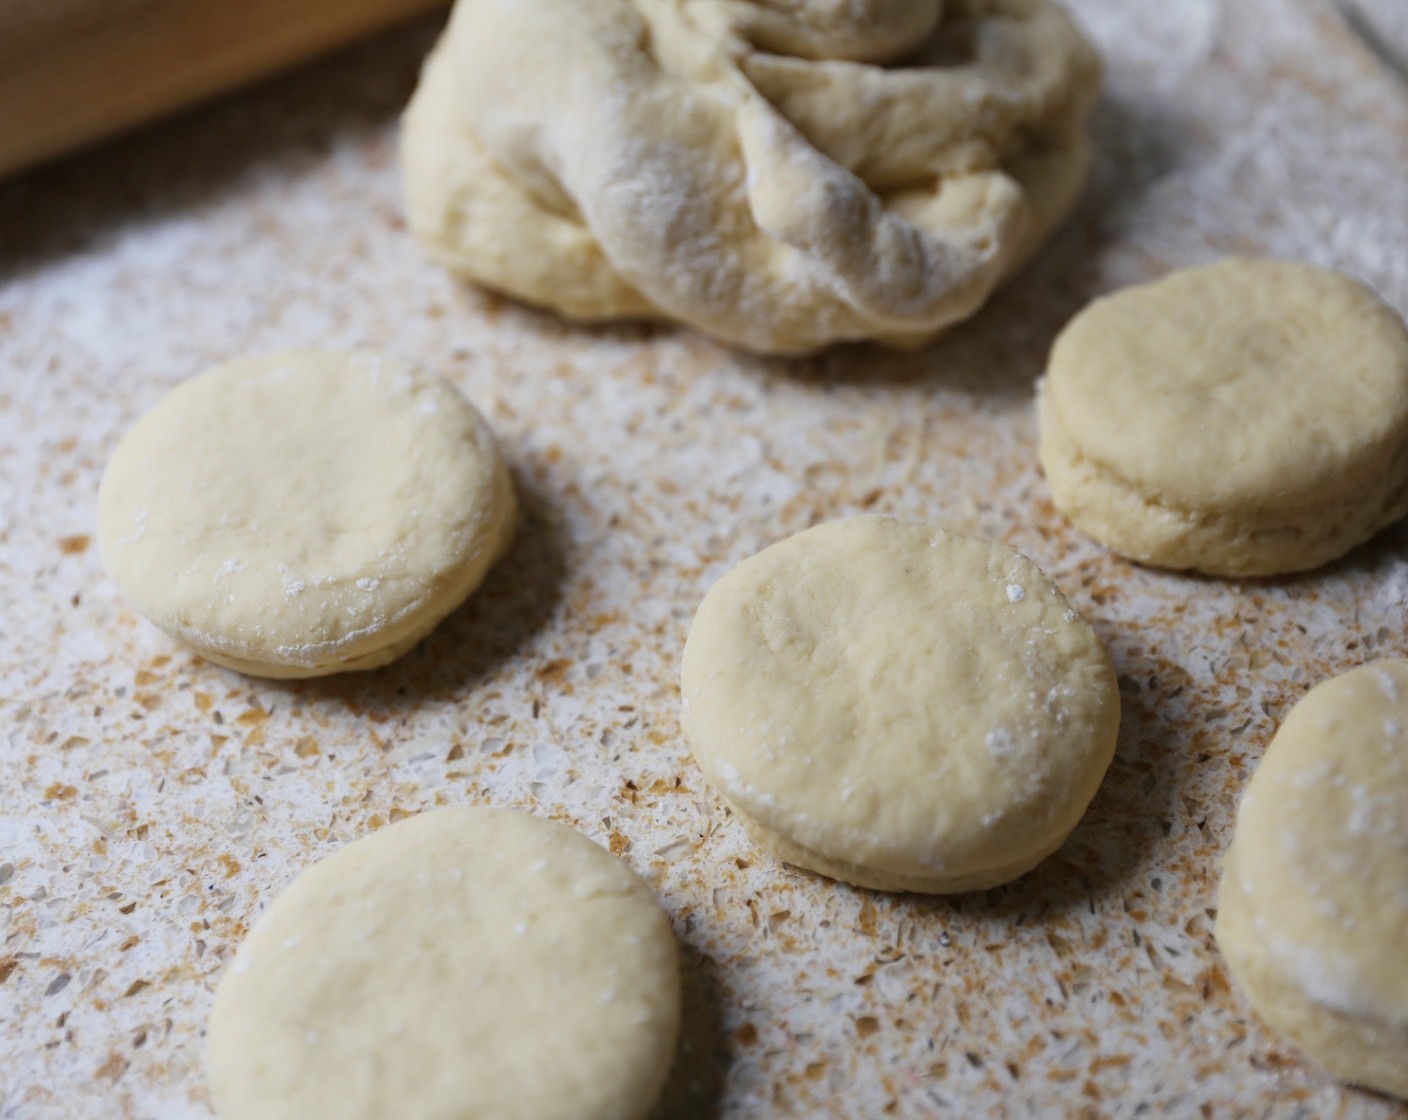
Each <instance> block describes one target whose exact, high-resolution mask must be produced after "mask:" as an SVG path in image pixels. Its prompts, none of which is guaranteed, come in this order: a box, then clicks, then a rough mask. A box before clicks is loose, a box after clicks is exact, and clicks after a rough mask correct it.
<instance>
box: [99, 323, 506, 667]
mask: <svg viewBox="0 0 1408 1120" xmlns="http://www.w3.org/2000/svg"><path fill="white" fill-rule="evenodd" d="M514 510H515V503H514V497H513V487H512V484H511V482H510V480H509V475H508V470H507V468H506V466H505V465H504V461H503V458H502V456H501V455H500V454H499V450H498V447H497V444H496V443H495V441H494V437H493V434H492V433H491V432H490V430H489V427H488V425H487V424H486V423H485V422H484V420H483V418H482V417H481V416H480V415H479V413H478V412H476V411H475V410H474V408H473V406H471V405H470V404H469V402H468V401H466V400H465V399H464V397H462V396H461V395H460V394H459V393H458V392H457V391H456V390H455V389H454V387H453V386H451V385H450V384H449V383H448V382H445V381H443V380H441V379H440V378H438V377H435V376H433V375H431V374H428V373H426V372H425V371H423V370H420V369H418V368H416V367H415V366H412V365H408V364H406V363H404V362H400V361H396V360H393V359H391V358H386V357H382V356H380V355H377V354H371V353H366V352H352V353H337V352H330V351H318V350H294V351H289V352H286V353H280V354H270V355H265V356H261V357H254V358H241V359H239V360H237V361H233V362H229V363H227V364H225V365H222V366H218V367H216V368H215V369H212V370H210V371H208V372H207V373H204V374H202V375H201V376H199V377H195V378H192V379H191V380H189V381H187V382H185V383H184V384H182V385H180V386H178V387H177V388H176V389H174V390H172V392H171V393H169V394H168V395H167V396H166V397H165V398H163V399H162V400H161V401H160V402H159V403H158V404H157V406H156V407H155V408H153V409H152V410H151V411H150V412H148V413H147V414H146V415H145V416H143V417H142V418H141V419H140V420H139V421H138V422H137V424H136V425H135V426H134V427H133V428H132V430H131V431H130V432H128V434H127V435H126V436H125V437H124V438H123V439H122V441H121V442H120V443H119V444H118V447H117V450H116V451H115V452H114V453H113V456H112V460H111V461H110V462H109V464H108V468H107V472H106V474H105V475H104V476H103V482H102V487H101V489H100V491H99V494H98V538H99V543H100V545H101V548H102V553H103V559H104V561H105V563H106V564H107V567H108V571H109V572H111V573H112V576H113V578H114V579H115V580H116V581H117V583H118V586H120V587H121V588H122V590H123V592H124V593H125V594H126V595H127V597H128V598H129V599H130V600H131V602H132V604H133V605H134V606H135V607H136V609H137V611H138V612H139V613H140V614H142V615H143V616H145V617H146V618H147V619H149V620H150V621H151V622H153V623H155V624H156V625H157V626H159V627H160V628H161V629H162V630H165V631H166V632H167V633H168V634H171V635H172V636H173V637H175V638H178V639H180V640H181V641H183V642H185V643H186V644H187V645H190V646H192V647H194V648H195V649H196V650H197V651H198V652H199V653H200V654H201V655H202V656H203V657H205V658H208V659H209V660H211V661H214V662H215V663H216V664H218V665H224V666H227V667H228V668H231V669H238V670H240V671H241V672H244V673H251V674H254V675H256V676H263V677H313V676H320V675H322V674H325V673H336V672H342V671H344V670H348V669H370V668H374V667H375V666H378V665H384V664H386V663H387V662H388V661H391V660H392V659H394V658H396V657H399V656H400V655H401V654H403V653H405V652H406V651H407V650H409V649H410V648H411V647H412V646H414V645H415V644H416V643H417V642H418V641H420V639H421V638H423V637H424V636H425V635H426V634H428V633H429V632H430V631H431V629H433V628H434V626H435V625H436V623H438V622H439V621H440V620H441V619H442V618H444V617H445V616H446V615H447V614H449V613H450V612H451V611H452V610H454V608H455V607H457V606H458V605H459V604H460V603H462V602H463V601H464V599H465V598H466V597H467V596H468V595H469V593H470V592H471V591H473V590H474V589H475V588H476V587H477V586H478V585H479V583H480V581H481V580H482V579H483V578H484V575H485V573H486V572H487V571H488V570H489V567H490V565H492V564H493V562H494V561H495V560H496V559H498V557H499V555H500V554H501V553H502V552H503V551H504V550H505V549H506V548H507V547H508V544H509V541H510V539H511V537H512V534H513V525H514Z"/></svg>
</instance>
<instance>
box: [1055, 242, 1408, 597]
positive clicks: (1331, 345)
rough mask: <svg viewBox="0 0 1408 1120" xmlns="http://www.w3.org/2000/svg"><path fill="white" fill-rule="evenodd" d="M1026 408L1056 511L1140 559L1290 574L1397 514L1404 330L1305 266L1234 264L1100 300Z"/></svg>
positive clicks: (1406, 483) (1060, 342) (1405, 492)
mask: <svg viewBox="0 0 1408 1120" xmlns="http://www.w3.org/2000/svg"><path fill="white" fill-rule="evenodd" d="M1038 414H1039V420H1040V456H1041V463H1042V467H1043V469H1044V470H1045V472H1046V477H1047V480H1048V482H1049V483H1050V486H1051V492H1052V496H1053V497H1054V498H1055V501H1056V505H1057V508H1059V509H1060V510H1061V511H1062V512H1063V513H1065V514H1066V516H1067V517H1069V518H1070V519H1071V521H1072V523H1073V524H1074V525H1075V526H1076V527H1077V528H1078V529H1081V530H1082V531H1084V532H1086V533H1088V534H1090V535H1091V536H1092V537H1094V538H1095V539H1096V540H1098V541H1100V542H1101V543H1102V544H1104V545H1106V546H1107V547H1108V548H1111V549H1113V550H1114V551H1116V552H1119V553H1122V554H1124V555H1126V556H1129V557H1131V558H1132V559H1135V560H1139V561H1141V562H1144V563H1148V564H1153V565H1157V566H1159V567H1166V568H1192V569H1196V570H1198V571H1202V572H1207V573H1209V574H1212V575H1222V576H1261V575H1273V574H1276V573H1280V572H1292V571H1299V570H1303V569H1307V568H1314V567H1317V566H1319V565H1321V564H1324V563H1326V562H1328V561H1330V560H1333V559H1335V558H1336V557H1339V556H1342V555H1343V554H1344V553H1346V552H1348V551H1349V550H1350V549H1351V548H1353V547H1354V546H1355V545H1357V544H1359V543H1360V542H1362V541H1364V540H1366V539H1367V538H1369V537H1370V536H1372V535H1373V534H1374V533H1376V532H1377V531H1378V530H1380V529H1382V528H1384V527H1385V526H1386V525H1388V524H1390V523H1392V522H1393V521H1396V520H1397V519H1398V518H1400V517H1402V516H1403V515H1404V514H1405V513H1408V330H1405V328H1404V325H1403V321H1402V320H1401V319H1400V318H1399V316H1398V315H1397V314H1396V313H1395V312H1394V311H1393V310H1392V309H1391V308H1389V307H1388V306H1387V305H1386V304H1385V303H1384V302H1383V301H1382V300H1381V299H1379V297H1378V296H1377V295H1375V294H1374V293H1373V292H1372V291H1371V290H1370V289H1368V288H1367V287H1365V286H1364V285H1362V284H1360V283H1358V282H1357V281H1354V280H1352V279H1350V278H1349V277H1347V276H1342V275H1340V274H1338V273H1334V272H1328V271H1326V270H1324V269H1319V268H1315V267H1312V266H1310V265H1304V264H1294V263H1288V262H1283V261H1271V260H1246V259H1235V258H1234V259H1229V260H1225V261H1222V262H1220V263H1218V264H1215V265H1211V266H1207V267H1203V268H1194V269H1186V270H1184V271H1181V272H1176V273H1173V274H1172V275H1170V276H1167V277H1165V278H1163V279H1162V280H1158V281H1155V282H1153V283H1150V284H1144V285H1140V286H1137V287H1133V288H1127V289H1125V290H1123V291H1120V292H1117V293H1115V294H1114V295H1112V296H1107V297H1106V298H1104V299H1101V300H1097V301H1096V302H1095V303H1093V304H1091V305H1090V306H1089V307H1087V308H1086V309H1085V310H1084V311H1082V312H1081V313H1080V314H1079V315H1077V316H1076V317H1075V318H1074V319H1073V320H1072V321H1071V322H1070V324H1069V325H1068V326H1067V327H1066V329H1065V330H1064V331H1063V332H1062V333H1061V335H1060V337H1059V338H1057V340H1056V343H1055V346H1054V347H1053V348H1052V351H1051V359H1050V362H1049V364H1048V367H1047V375H1046V377H1045V379H1044V381H1043V383H1042V385H1041V388H1040V397H1039V406H1038Z"/></svg>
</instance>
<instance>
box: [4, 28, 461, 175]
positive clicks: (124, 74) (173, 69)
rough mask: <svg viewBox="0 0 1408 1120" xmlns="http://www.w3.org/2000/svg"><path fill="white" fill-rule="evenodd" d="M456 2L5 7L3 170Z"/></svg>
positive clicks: (94, 137)
mask: <svg viewBox="0 0 1408 1120" xmlns="http://www.w3.org/2000/svg"><path fill="white" fill-rule="evenodd" d="M443 3H444V0H0V175H5V174H8V173H9V172H12V171H14V170H16V169H17V168H21V167H25V166H27V165H29V164H33V163H38V162H40V161H42V160H45V159H48V158H50V157H52V156H56V155H59V154H61V153H63V152H66V151H69V150H71V149H73V148H76V147H78V146H79V145H81V144H84V143H87V142H88V141H90V140H96V139H98V138H100V137H104V136H108V135H111V134H112V133H115V132H120V131H122V130H123V129H126V128H130V127H131V126H132V125H135V124H139V123H141V122H143V121H146V120H150V119H151V118H152V117H155V116H159V115H160V114H162V113H166V112H169V111H171V110H173V109H177V108H180V107H181V106H183V105H186V104H189V103H190V102H193V101H198V100H200V99H202V98H205V97H209V96H211V95H212V94H216V93H220V92H222V91H224V90H227V89H231V88H233V87H234V86H238V85H240V84H242V83H244V82H248V81H250V80H251V79H254V78H259V77H262V76H263V75H265V74H268V73H270V72H272V71H274V70H278V69H280V68H282V67H285V66H289V65H291V64H293V63H296V62H300V61H302V60H304V59H306V58H310V57H313V56H315V55H318V54H321V53H323V52H326V51H328V50H331V49H333V48H335V47H339V46H342V45H343V44H345V43H348V42H351V41H352V40H354V39H356V38H358V37H360V36H362V35H366V34H369V33H371V32H373V31H376V30H379V29H381V28H383V27H386V26H387V25H389V24H391V23H393V22H395V21H397V20H400V19H404V18H406V17H408V16H412V15H415V14H417V13H420V12H425V11H429V10H430V9H432V8H437V7H441V6H443Z"/></svg>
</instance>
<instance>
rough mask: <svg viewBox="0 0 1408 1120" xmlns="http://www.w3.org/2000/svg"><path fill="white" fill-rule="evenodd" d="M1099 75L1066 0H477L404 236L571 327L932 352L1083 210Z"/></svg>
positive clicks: (414, 142)
mask: <svg viewBox="0 0 1408 1120" xmlns="http://www.w3.org/2000/svg"><path fill="white" fill-rule="evenodd" d="M892 63H898V65H889V64H892ZM1098 84H1099V64H1098V61H1097V59H1096V56H1095V54H1094V51H1093V50H1092V49H1091V47H1090V46H1089V45H1088V44H1087V43H1086V41H1085V40H1084V38H1083V37H1082V36H1081V34H1080V32H1079V31H1078V30H1077V29H1076V27H1075V25H1074V24H1073V23H1072V22H1071V20H1070V19H1069V18H1068V17H1067V16H1066V15H1065V14H1064V13H1063V12H1062V11H1061V9H1060V8H1059V7H1058V6H1057V5H1056V4H1055V3H1053V2H1052V0H945V2H944V3H939V0H918V2H911V0H858V2H855V0H847V2H845V3H840V2H838V0H785V2H779V0H759V2H747V3H740V2H738V0H692V2H691V3H689V4H680V3H675V2H672V0H534V2H533V3H523V4H509V3H503V2H502V0H459V2H458V3H457V5H456V7H455V12H454V14H453V16H452V17H451V20H450V25H449V28H448V30H447V31H446V34H445V36H444V38H443V40H442V41H441V43H440V44H439V46H438V47H437V48H436V50H435V52H434V53H433V54H432V56H431V58H430V60H429V62H428V63H427V66H426V69H425V73H424V75H423V78H422V82H421V85H420V87H419V89H418V90H417V91H416V95H415V97H414V99H413V100H412V102H411V105H410V107H409V109H408V111H407V114H406V119H405V124H404V131H403V136H402V148H401V151H402V169H403V181H404V187H405V194H406V208H407V214H408V219H409V225H410V228H411V230H412V232H413V233H414V234H415V235H416V236H417V238H418V239H419V240H420V242H421V243H422V244H423V245H424V246H425V248H426V249H427V251H428V252H429V253H431V254H432V255H433V256H434V257H435V258H437V259H438V260H440V261H441V262H442V263H443V264H445V265H446V266H447V267H449V268H450V269H452V270H453V271H455V272H456V273H459V274H460V275H463V276H465V277H467V278H469V279H472V280H474V281H476V282H478V283H481V284H485V285H487V286H489V287H491V288H495V289H497V290H500V291H503V292H507V293H509V294H510V295H513V296H516V297H518V298H520V299H524V300H527V301H529V302H531V303H536V304H539V305H542V306H546V307H550V308H554V309H556V310H558V311H561V312H562V313H564V314H566V315H568V316H571V317H573V318H577V319H585V320H601V319H613V318H623V317H642V316H644V317H658V318H664V319H672V320H675V321H678V322H681V323H686V324H690V325H692V326H694V327H696V328H698V329H699V330H702V331H705V332H707V333H709V334H712V335H714V336H716V337H718V338H720V339H723V340H724V341H727V342H730V343H733V344H735V345H738V346H741V347H744V348H747V349H751V350H755V351H760V352H764V353H800V352H804V351H808V350H814V349H816V348H818V347H822V346H826V345H829V344H831V343H834V342H840V341H845V340H848V339H868V338H876V339H880V340H883V341H889V342H894V343H901V344H914V343H918V342H921V341H923V340H925V339H927V338H930V337H932V336H933V335H934V334H935V333H936V332H938V331H939V330H941V329H943V328H944V327H947V326H949V325H951V324H953V323H955V322H957V321H958V320H960V319H963V318H966V317H967V316H969V315H971V314H973V313H974V312H975V311H976V310H977V309H978V307H979V306H980V305H981V304H982V303H983V301H984V300H985V299H986V298H987V296H988V294H989V293H990V292H991V291H992V289H993V288H994V286H995V285H996V284H997V283H998V282H999V281H1000V280H1002V279H1003V278H1004V277H1005V276H1007V275H1009V274H1010V273H1011V272H1013V271H1014V270H1015V269H1016V268H1017V267H1019V266H1020V264H1021V263H1022V262H1023V261H1024V260H1025V258H1026V257H1027V256H1028V255H1029V254H1030V253H1031V252H1032V251H1033V250H1034V249H1035V247H1036V246H1037V245H1038V244H1039V243H1040V242H1041V241H1042V240H1043V239H1044V238H1045V237H1046V235H1047V234H1048V233H1049V232H1050V230H1051V228H1052V227H1053V226H1054V225H1055V224H1056V223H1057V222H1058V221H1059V220H1060V218H1061V217H1062V216H1063V215H1064V214H1065V213H1066V211H1067V210H1068V209H1069V208H1070V206H1071V204H1072V203H1073V202H1074V200H1075V197H1076V194H1077V193H1078V191H1079V189H1080V185H1081V183H1082V182H1083V180H1084V176H1085V168H1086V164H1087V151H1088V142H1087V139H1086V135H1085V118H1086V116H1087V114H1088V113H1089V110H1090V108H1091V106H1092V104H1093V102H1094V100H1095V95H1096V91H1097V87H1098Z"/></svg>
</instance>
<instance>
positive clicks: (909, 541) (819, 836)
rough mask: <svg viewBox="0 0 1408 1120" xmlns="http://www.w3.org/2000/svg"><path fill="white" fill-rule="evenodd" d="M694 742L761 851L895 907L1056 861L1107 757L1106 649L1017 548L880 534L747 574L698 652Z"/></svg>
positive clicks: (697, 640) (820, 538) (809, 534)
mask: <svg viewBox="0 0 1408 1120" xmlns="http://www.w3.org/2000/svg"><path fill="white" fill-rule="evenodd" d="M682 691H683V696H684V705H685V708H684V725H685V731H686V734H687V735H688V737H689V740H690V743H691V745H692V746H693V749H694V753H695V757H696V758H697V759H698V761H699V765H700V768H701V769H702V770H703V771H704V775H705V777H706V778H707V779H708V780H709V782H710V783H711V784H712V785H713V786H714V788H715V789H717V790H718V791H719V792H720V793H721V794H722V795H723V797H724V798H725V800H726V801H728V803H729V804H730V805H731V806H732V807H733V809H734V810H735V812H736V813H737V814H738V816H739V819H740V821H741V822H742V823H743V825H744V827H745V828H746V829H747V830H748V832H749V834H750V835H751V836H752V837H753V838H754V839H755V840H756V841H757V842H758V844H759V845H760V846H762V847H764V848H767V849H769V850H771V851H772V852H773V853H774V854H776V855H778V856H779V857H781V858H782V859H784V860H786V861H788V862H790V863H794V864H797V865H798V866H801V867H806V868H810V869H811V870H814V871H819V872H821V873H822V874H824V875H829V876H831V877H833V878H837V879H843V880H845V881H847V882H851V883H856V884H859V885H861V886H866V887H874V888H877V889H881V890H909V891H924V892H929V893H948V892H953V891H964V890H978V889H982V888H986V887H991V886H996V885H997V884H999V883H1004V882H1007V881H1008V880H1010V879H1014V878H1016V877H1017V876H1018V875H1021V874H1022V873H1024V872H1025V871H1027V870H1029V869H1030V868H1032V867H1034V866H1035V865H1036V864H1037V863H1038V862H1040V861H1041V860H1042V859H1044V858H1045V857H1046V856H1048V855H1050V854H1051V853H1052V852H1054V851H1055V850H1056V849H1057V848H1058V847H1059V846H1060V845H1061V843H1062V841H1063V840H1065V838H1066V836H1067V835H1068V834H1069V833H1070V831H1071V829H1072V828H1074V827H1075V825H1076V822H1077V821H1078V820H1079V819H1080V817H1081V815H1082V814H1083V813H1084V812H1085V809H1086V806H1087V805H1088V804H1089V802H1090V799H1091V798H1092V797H1093V796H1094V794H1095V790H1096V787H1097V786H1098V785H1099V784H1100V780H1101V778H1102V777H1103V775H1104V773H1105V770H1106V768H1107V767H1108V765H1109V763H1110V759H1111V758H1112V757H1113V754H1114V749H1115V737H1116V732H1117V731H1118V727H1119V691H1118V687H1117V685H1116V682H1115V674H1114V670H1113V669H1112V667H1111V664H1110V659H1109V657H1108V655H1107V654H1106V652H1105V650H1104V648H1103V646H1102V645H1101V644H1100V641H1099V639H1098V638H1097V637H1096V636H1095V633H1094V631H1093V630H1092V629H1091V628H1090V626H1089V625H1088V624H1087V623H1085V622H1084V621H1083V620H1082V619H1081V618H1080V617H1079V616H1078V615H1077V614H1076V612H1075V611H1074V610H1073V609H1072V608H1071V605H1070V603H1068V602H1067V601H1066V599H1065V597H1064V596H1063V595H1062V594H1061V593H1060V591H1058V590H1057V589H1056V587H1055V586H1054V585H1053V584H1052V582H1051V581H1050V580H1049V579H1048V578H1047V577H1046V576H1045V575H1044V574H1043V573H1042V572H1041V570H1040V569H1038V568H1037V567H1036V565H1035V564H1033V563H1032V562H1031V561H1030V560H1028V559H1026V558H1025V557H1023V556H1021V555H1019V554H1018V553H1016V552H1013V551H1012V550H1011V549H1009V548H1006V547H1004V546H1003V545H1000V544H996V543H993V542H991V541H984V540H978V539H975V538H972V537H965V536H960V535H957V534H955V533H950V532H947V531H945V530H943V529H940V528H937V527H934V526H930V525H918V524H910V523H907V522H903V521H895V520H892V519H889V518H881V517H855V518H849V519H846V520H841V521H833V522H829V523H826V524H823V525H818V526H816V527H815V528H812V529H808V530H806V531H805V532H802V533H798V534H797V535H796V536H793V537H789V538H788V539H786V540H784V541H781V542H779V543H778V544H775V545H773V546H771V547H770V548H767V549H765V550H763V551H762V552H761V553H759V554H758V555H756V556H754V557H752V558H750V559H748V560H745V561H743V562H742V563H741V564H739V565H738V566H737V567H736V568H734V569H733V570H732V571H731V572H729V573H728V574H727V575H725V576H724V577H723V578H722V579H721V580H719V582H718V583H717V584H715V585H714V587H713V588H712V589H711V590H710V591H709V593H708V595H707V596H705V599H704V602H703V603H702V604H701V606H700V607H699V611H698V613H697V614H696V616H695V619H694V623H693V625H692V627H691V628H690V632H689V639H688V641H687V642H686V644H685V651H684V667H683V678H682Z"/></svg>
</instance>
